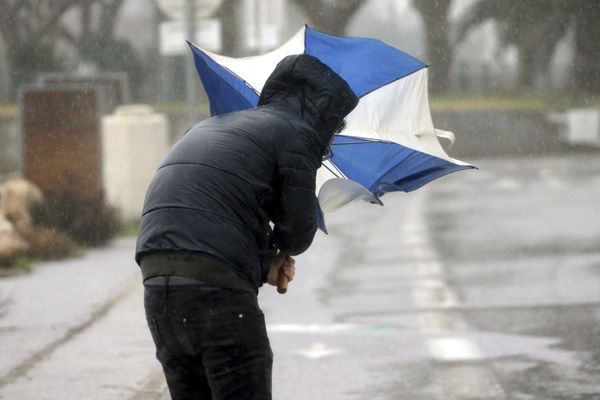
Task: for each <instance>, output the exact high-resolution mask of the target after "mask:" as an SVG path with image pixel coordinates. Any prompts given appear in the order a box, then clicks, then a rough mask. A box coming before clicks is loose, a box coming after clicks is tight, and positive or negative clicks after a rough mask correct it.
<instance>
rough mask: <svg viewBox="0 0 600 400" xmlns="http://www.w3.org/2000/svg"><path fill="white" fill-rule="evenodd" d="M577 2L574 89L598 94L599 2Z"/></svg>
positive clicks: (599, 66)
mask: <svg viewBox="0 0 600 400" xmlns="http://www.w3.org/2000/svg"><path fill="white" fill-rule="evenodd" d="M579 3H580V4H579V7H578V8H577V10H576V13H575V25H576V27H575V29H576V30H575V67H574V71H573V73H574V77H573V78H574V79H573V83H574V89H575V90H576V91H577V92H580V93H590V94H600V41H599V40H598V38H600V23H599V21H600V4H598V3H597V2H594V1H589V2H586V1H580V2H579Z"/></svg>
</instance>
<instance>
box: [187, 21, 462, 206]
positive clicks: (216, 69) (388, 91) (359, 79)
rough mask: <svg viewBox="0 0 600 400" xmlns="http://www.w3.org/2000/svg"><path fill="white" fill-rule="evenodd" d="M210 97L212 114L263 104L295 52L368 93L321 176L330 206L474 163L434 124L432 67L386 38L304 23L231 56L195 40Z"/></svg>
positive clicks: (373, 198) (406, 187) (415, 184)
mask: <svg viewBox="0 0 600 400" xmlns="http://www.w3.org/2000/svg"><path fill="white" fill-rule="evenodd" d="M190 47H191V49H192V51H193V53H194V59H195V62H196V68H197V70H198V73H199V75H200V78H201V79H202V82H203V84H204V88H205V90H206V93H207V95H208V98H209V101H210V112H211V115H219V114H223V113H228V112H232V111H237V110H242V109H246V108H251V107H255V106H256V105H257V103H258V99H259V96H260V92H261V90H262V88H263V85H264V83H265V81H266V80H267V78H268V77H269V75H270V74H271V72H272V71H273V69H274V68H275V66H276V65H277V63H278V62H279V61H280V60H281V59H283V58H284V57H286V56H288V55H291V54H301V53H305V54H310V55H312V56H315V57H317V58H319V59H320V60H321V61H322V62H323V63H325V64H327V65H328V66H329V67H330V68H331V69H333V70H334V71H335V72H337V73H338V74H339V75H340V76H341V77H342V78H344V79H345V80H346V81H347V82H348V84H349V85H350V87H351V88H352V90H354V92H355V93H356V95H357V96H358V97H359V98H360V102H359V103H358V106H357V107H356V108H355V109H354V110H353V111H352V112H351V113H350V114H349V115H348V116H347V117H346V123H347V126H346V129H345V130H344V132H343V134H339V135H336V137H335V139H334V142H333V145H332V153H333V156H332V157H331V158H330V159H329V160H327V161H325V162H324V163H323V166H322V167H321V168H320V169H319V171H318V174H317V190H318V197H319V204H320V206H321V209H322V210H323V211H325V212H327V211H333V210H336V209H338V208H340V207H342V206H344V205H345V204H348V203H350V202H353V201H355V200H358V199H362V200H366V201H370V202H372V203H378V204H381V202H380V200H379V197H380V196H382V195H383V194H385V193H387V192H394V191H405V192H410V191H413V190H415V189H418V188H420V187H421V186H423V185H425V184H426V183H428V182H430V181H432V180H434V179H436V178H439V177H441V176H443V175H446V174H449V173H452V172H455V171H459V170H463V169H468V168H473V166H471V165H469V164H467V163H464V162H462V161H459V160H456V159H453V158H451V157H450V156H448V154H446V152H445V151H444V149H443V148H442V146H441V145H440V142H439V140H438V137H445V138H447V139H449V140H450V141H451V142H453V141H454V135H453V134H452V133H451V132H445V131H441V130H438V129H435V128H434V127H433V122H432V120H431V113H430V111H429V102H428V96H427V65H426V64H424V63H423V62H421V61H419V60H417V59H416V58H414V57H412V56H410V55H408V54H406V53H404V52H402V51H400V50H398V49H396V48H394V47H391V46H389V45H387V44H385V43H383V42H381V41H379V40H375V39H367V38H357V37H340V36H333V35H329V34H326V33H323V32H319V31H316V30H314V29H311V28H309V27H307V26H305V27H303V28H302V29H301V30H300V31H299V32H298V33H297V34H296V35H295V36H294V37H292V38H291V39H290V40H289V41H288V42H287V43H285V44H284V45H282V46H281V47H279V48H278V49H276V50H274V51H272V52H270V53H268V54H264V55H260V56H255V57H245V58H230V57H225V56H221V55H218V54H214V53H211V52H209V51H206V50H203V49H201V48H199V47H197V46H195V45H193V44H191V43H190Z"/></svg>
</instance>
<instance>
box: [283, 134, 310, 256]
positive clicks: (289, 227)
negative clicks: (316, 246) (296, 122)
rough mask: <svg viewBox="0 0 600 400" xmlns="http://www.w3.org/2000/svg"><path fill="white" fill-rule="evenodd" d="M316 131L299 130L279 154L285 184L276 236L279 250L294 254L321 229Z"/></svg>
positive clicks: (306, 244) (299, 251) (308, 244)
mask: <svg viewBox="0 0 600 400" xmlns="http://www.w3.org/2000/svg"><path fill="white" fill-rule="evenodd" d="M315 135H316V133H315V132H313V131H309V132H306V131H305V132H302V133H298V132H296V134H294V135H293V137H292V138H291V140H289V141H288V142H287V144H286V145H285V147H284V150H283V151H281V152H280V153H279V157H278V164H279V177H280V185H281V186H280V195H279V202H278V204H276V205H275V212H274V215H273V216H272V219H273V223H274V229H273V237H274V239H275V243H276V244H277V247H278V248H279V250H281V251H283V252H286V253H288V254H290V255H297V254H300V253H303V252H304V251H306V250H307V249H308V248H309V247H310V245H311V243H312V241H313V238H314V236H315V233H316V231H317V222H318V221H317V213H316V210H318V202H317V197H316V195H315V181H316V174H317V169H318V168H319V166H320V157H319V155H318V153H319V147H318V143H317V141H316V137H315Z"/></svg>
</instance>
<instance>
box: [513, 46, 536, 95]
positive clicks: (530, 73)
mask: <svg viewBox="0 0 600 400" xmlns="http://www.w3.org/2000/svg"><path fill="white" fill-rule="evenodd" d="M537 72H538V71H537V63H536V54H535V51H532V50H531V49H528V48H525V47H519V71H518V75H517V88H518V90H523V89H528V90H531V89H533V88H534V85H535V78H536V76H537Z"/></svg>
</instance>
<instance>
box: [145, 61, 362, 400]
mask: <svg viewBox="0 0 600 400" xmlns="http://www.w3.org/2000/svg"><path fill="white" fill-rule="evenodd" d="M357 103H358V99H357V97H356V96H355V94H354V93H353V91H352V90H351V89H350V87H349V86H348V84H347V83H346V82H345V81H344V80H343V79H342V78H340V77H339V76H338V75H337V74H336V73H335V72H333V71H332V70H331V69H330V68H329V67H327V66H326V65H325V64H323V63H321V62H320V61H319V60H318V59H316V58H314V57H312V56H309V55H294V56H289V57H286V58H285V59H283V60H282V61H281V62H280V63H279V64H278V65H277V67H276V68H275V70H274V71H273V73H272V74H271V76H270V77H269V79H268V80H267V82H266V83H265V86H264V88H263V90H262V94H261V97H260V100H259V104H258V107H256V108H253V109H249V110H244V111H239V112H235V113H231V114H226V115H222V116H217V117H213V118H210V119H207V120H205V121H202V122H200V123H198V124H197V125H195V126H194V127H193V128H192V129H190V131H188V132H187V133H186V135H185V136H184V137H183V138H182V139H181V140H180V141H179V142H178V143H177V144H176V145H175V146H174V147H173V149H172V150H171V152H170V153H169V154H168V155H167V157H166V159H165V160H164V161H163V163H162V165H161V167H160V168H159V169H158V171H157V173H156V176H155V177H154V179H153V181H152V183H151V184H150V187H149V188H148V192H147V194H146V201H145V205H144V211H143V215H142V220H141V226H140V233H139V237H138V243H137V250H136V261H137V262H138V264H140V266H141V270H142V275H143V277H144V285H145V295H144V304H145V308H146V317H147V320H148V324H149V327H150V331H151V333H152V337H153V339H154V342H155V344H156V352H157V358H158V360H159V361H160V362H161V364H162V367H163V370H164V373H165V376H166V379H167V384H168V386H169V391H170V392H171V397H172V398H173V399H174V400H180V399H236V400H240V399H261V400H264V399H270V398H271V366H272V352H271V348H270V344H269V339H268V338H267V333H266V328H265V321H264V316H263V314H262V312H261V310H260V309H259V307H258V303H257V297H256V296H257V293H258V288H259V287H260V286H262V284H263V283H265V282H268V283H270V284H271V285H276V283H277V277H278V275H279V274H284V276H285V277H286V278H287V279H289V280H291V279H293V275H294V270H295V268H294V260H293V258H292V257H291V256H294V255H297V254H300V253H302V252H304V251H305V250H306V249H307V248H308V247H309V246H310V244H311V242H312V240H313V237H314V235H315V232H316V229H317V212H318V210H319V208H318V203H317V199H316V196H315V178H316V171H317V169H318V168H319V166H320V164H321V161H322V158H323V156H324V155H325V154H326V153H327V151H328V148H329V144H330V142H331V140H332V138H333V135H334V133H335V132H336V130H338V128H339V127H340V126H341V124H342V123H343V119H344V117H345V116H346V115H347V114H348V113H349V112H350V111H352V109H353V108H354V107H355V106H356V104H357ZM271 223H272V228H271Z"/></svg>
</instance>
